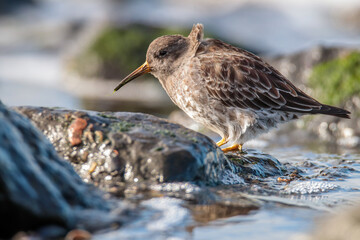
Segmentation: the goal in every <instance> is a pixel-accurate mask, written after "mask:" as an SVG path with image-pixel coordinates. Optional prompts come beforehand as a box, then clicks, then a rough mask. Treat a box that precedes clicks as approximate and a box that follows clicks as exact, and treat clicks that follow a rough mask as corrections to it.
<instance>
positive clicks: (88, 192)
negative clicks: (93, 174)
mask: <svg viewBox="0 0 360 240" xmlns="http://www.w3.org/2000/svg"><path fill="white" fill-rule="evenodd" d="M0 166H1V167H0V183H1V184H0V217H1V222H2V224H1V231H0V237H9V236H11V235H12V234H14V233H15V232H16V231H18V230H28V229H34V228H38V227H40V226H42V225H44V224H46V225H54V224H55V225H60V226H62V227H64V228H65V229H72V228H74V227H75V226H76V225H77V224H78V222H77V218H78V217H77V216H76V215H77V213H79V211H81V209H84V210H85V209H97V210H99V211H100V210H101V211H105V212H107V210H108V209H109V204H108V203H107V202H106V201H104V200H103V198H102V197H101V194H99V193H98V192H97V191H96V190H94V189H92V187H91V186H90V185H87V184H85V183H84V182H83V181H82V180H81V178H80V177H79V176H78V175H77V174H76V172H75V171H74V170H73V169H72V167H71V165H70V164H69V163H67V162H66V161H64V160H63V159H61V158H60V157H58V156H57V154H56V151H55V150H54V149H53V146H52V145H51V144H50V142H49V141H48V140H47V139H46V138H45V137H44V136H43V135H42V134H41V133H40V132H39V131H38V130H37V129H36V128H35V127H34V126H33V125H32V124H31V123H30V122H29V120H28V119H26V118H25V117H23V116H22V115H20V114H18V113H16V112H14V111H11V110H8V109H7V108H6V107H5V106H4V105H3V104H2V103H1V102H0ZM5 223H6V224H5Z"/></svg>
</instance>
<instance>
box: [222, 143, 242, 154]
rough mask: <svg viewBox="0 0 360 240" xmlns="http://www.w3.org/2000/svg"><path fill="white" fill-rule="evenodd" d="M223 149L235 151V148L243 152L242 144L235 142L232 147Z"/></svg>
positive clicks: (224, 150)
mask: <svg viewBox="0 0 360 240" xmlns="http://www.w3.org/2000/svg"><path fill="white" fill-rule="evenodd" d="M221 150H223V152H230V151H235V150H238V151H239V152H242V144H234V145H232V146H230V147H226V148H223V149H221Z"/></svg>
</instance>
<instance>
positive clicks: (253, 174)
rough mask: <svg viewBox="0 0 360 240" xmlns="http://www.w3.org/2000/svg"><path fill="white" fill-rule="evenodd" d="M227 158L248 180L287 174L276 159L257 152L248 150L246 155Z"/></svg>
mask: <svg viewBox="0 0 360 240" xmlns="http://www.w3.org/2000/svg"><path fill="white" fill-rule="evenodd" d="M227 157H228V158H229V159H230V160H231V162H232V163H233V165H234V167H235V172H236V173H238V174H239V175H240V176H242V177H244V178H247V179H252V178H258V177H261V178H266V177H270V176H278V175H283V174H284V173H285V172H286V168H285V167H284V165H282V164H281V163H280V162H279V161H278V160H277V159H276V158H274V157H273V156H271V155H269V154H264V153H262V152H259V151H257V150H253V149H247V150H246V152H245V153H230V154H227Z"/></svg>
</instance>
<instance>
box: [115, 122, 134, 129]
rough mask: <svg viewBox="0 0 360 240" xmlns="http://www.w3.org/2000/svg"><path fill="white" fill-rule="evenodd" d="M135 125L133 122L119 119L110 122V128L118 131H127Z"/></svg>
mask: <svg viewBox="0 0 360 240" xmlns="http://www.w3.org/2000/svg"><path fill="white" fill-rule="evenodd" d="M133 127H135V124H134V123H131V122H126V121H119V122H114V123H112V124H111V129H112V130H115V131H120V132H128V131H130V129H131V128H133Z"/></svg>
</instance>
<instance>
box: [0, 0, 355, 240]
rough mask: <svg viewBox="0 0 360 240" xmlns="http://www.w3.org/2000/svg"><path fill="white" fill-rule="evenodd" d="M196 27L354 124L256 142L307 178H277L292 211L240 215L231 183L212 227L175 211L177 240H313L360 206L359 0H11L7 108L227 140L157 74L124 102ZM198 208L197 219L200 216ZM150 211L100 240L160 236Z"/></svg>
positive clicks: (2, 81) (4, 80)
mask: <svg viewBox="0 0 360 240" xmlns="http://www.w3.org/2000/svg"><path fill="white" fill-rule="evenodd" d="M194 23H203V24H204V27H205V37H211V38H219V39H221V40H224V41H226V42H228V43H231V44H233V45H236V46H239V47H242V48H244V49H246V50H249V51H251V52H254V53H256V54H258V55H260V56H262V57H264V58H265V59H266V60H267V61H269V63H270V64H272V65H274V66H275V67H276V68H277V69H279V70H280V72H282V73H283V74H284V75H285V76H287V77H288V78H289V79H290V80H291V81H293V82H294V83H295V85H296V86H298V87H300V88H301V89H302V90H304V91H305V92H307V93H308V94H310V95H312V96H314V97H316V98H317V99H319V100H320V101H322V102H323V103H327V104H333V105H336V106H339V107H344V108H346V109H348V110H350V111H351V112H352V115H351V116H352V119H351V120H347V119H338V118H334V117H329V116H316V117H312V116H310V117H307V118H302V119H300V120H297V121H294V122H291V123H289V124H284V125H282V127H281V128H279V129H277V130H276V131H272V132H270V133H269V134H266V135H263V136H261V137H260V138H257V139H256V140H255V141H252V142H249V143H246V144H245V146H244V147H245V149H246V148H256V149H260V150H261V151H264V152H266V153H269V154H271V155H273V156H275V157H276V158H277V159H279V160H280V161H281V162H282V163H284V164H285V165H286V167H289V168H290V169H292V168H291V167H292V166H296V167H297V168H299V169H301V170H300V173H302V174H304V176H306V177H305V178H304V179H305V180H304V179H303V180H301V181H295V183H294V184H293V185H291V184H290V185H285V183H284V184H282V183H281V182H278V181H277V180H276V179H274V178H273V177H271V178H266V179H265V180H264V182H268V183H269V185H271V186H273V189H275V191H274V190H271V191H272V192H270V191H269V192H270V193H271V194H270V195H269V196H268V198H267V199H268V200H269V201H272V202H273V203H281V202H283V203H284V204H283V205H281V204H274V205H277V207H274V206H273V207H272V208H271V207H266V206H267V205H266V206H265V207H263V208H262V209H261V210H259V211H257V212H254V213H250V214H249V216H247V214H248V213H247V212H246V213H243V212H237V211H236V207H239V206H240V205H239V206H238V205H236V204H237V202H236V203H230V205H226V204H228V203H229V202H228V198H227V197H228V196H231V191H233V193H236V194H237V193H241V191H242V190H241V189H238V188H236V187H234V188H233V189H231V186H230V187H229V188H228V189H227V190H228V192H227V193H226V192H224V197H223V199H225V200H226V204H224V206H222V207H221V208H220V210H219V212H216V211H215V210H217V209H216V208H215V207H214V206H210V207H209V212H210V214H209V216H205V217H204V219H206V220H205V221H202V219H200V220H199V219H195V220H191V218H189V219H190V220H183V219H181V218H179V217H178V215H175V218H176V219H175V220H176V221H175V222H180V223H179V226H180V227H179V229H180V230H179V229H177V231H178V232H180V233H178V232H176V231H175V235H174V236H177V235H176V234H178V235H180V236H181V234H184V233H183V232H185V229H183V228H182V227H184V228H185V227H186V231H188V232H191V234H192V235H193V236H195V237H194V239H211V238H214V237H215V238H221V239H224V240H225V239H234V236H244V237H243V238H245V237H247V238H248V237H249V236H251V238H252V239H263V236H264V235H265V234H266V236H269V239H279V238H284V237H286V239H290V238H288V237H287V236H288V235H289V234H294V233H296V234H299V236H300V237H299V238H296V239H307V238H304V237H302V236H303V233H304V232H306V231H309V229H311V228H313V226H314V219H315V218H316V217H319V216H320V214H322V213H324V212H327V211H330V210H331V211H332V210H333V209H334V208H335V207H336V208H340V207H342V206H344V205H345V206H347V205H350V204H353V203H354V202H356V201H358V198H359V192H360V191H359V178H360V177H359V173H360V170H359V169H360V165H359V153H360V152H359V149H360V111H359V110H360V52H359V49H360V1H359V0H302V1H297V0H293V1H291V0H240V1H236V0H222V1H216V0H198V1H193V0H181V1H179V0H153V1H150V0H131V1H130V0H0V100H1V101H2V102H4V103H5V104H6V105H9V106H18V105H31V106H47V107H64V108H71V109H86V110H96V111H132V112H144V113H151V114H154V115H156V116H160V117H167V118H169V119H170V120H172V121H175V122H178V123H181V124H183V125H185V126H186V127H189V128H192V129H194V130H196V131H201V132H203V133H205V134H207V135H208V136H210V137H212V138H213V140H215V141H216V140H219V136H216V135H214V134H213V133H211V132H209V131H207V130H206V129H204V128H203V127H202V126H200V125H198V124H196V123H195V122H193V121H192V120H190V119H189V118H188V117H186V116H185V115H184V114H183V113H182V112H181V111H180V110H179V109H178V108H177V107H176V106H175V105H174V104H173V103H172V102H171V101H170V99H169V97H168V96H167V95H166V93H165V92H164V90H163V89H162V88H161V85H160V84H159V83H158V81H157V80H156V79H154V78H152V77H151V75H150V74H148V75H147V76H143V77H141V78H139V79H136V80H135V81H133V82H131V84H128V85H126V86H125V87H123V88H122V89H121V90H119V91H118V92H116V93H115V94H113V89H114V87H115V86H116V85H117V84H118V83H119V81H120V80H121V79H122V78H123V77H124V76H126V75H127V74H129V73H130V72H131V71H133V70H134V69H135V68H136V67H138V66H140V65H141V64H142V63H143V62H144V60H145V54H146V50H147V47H148V45H149V44H150V42H151V41H152V40H153V39H155V38H156V37H159V36H161V35H165V34H174V33H179V34H183V35H188V33H189V32H190V29H191V27H192V25H193V24H194ZM324 142H325V143H326V144H324ZM335 153H338V154H335ZM308 180H309V181H308ZM252 183H253V184H251V191H254V193H259V194H260V195H261V194H262V192H261V191H263V190H262V188H264V187H259V185H257V183H256V182H255V181H254V182H252ZM297 183H299V185H296V184H297ZM318 183H320V184H318ZM174 186H175V185H174ZM260 186H261V185H260ZM220 187H221V188H223V186H220ZM174 189H175V188H174ZM333 189H335V190H334V191H332V190H333ZM245 193H246V192H245ZM227 194H228V195H227ZM267 194H268V191H267V190H266V191H264V193H263V195H267ZM279 194H280V195H279ZM145 196H146V195H145ZM199 196H200V197H201V198H202V195H199ZM207 197H211V198H212V197H213V196H212V195H211V196H207V195H206V193H205V195H204V199H206V198H207ZM225 200H224V201H225ZM172 204H173V205H170V207H165V208H164V210H163V212H165V213H167V212H170V213H171V214H173V212H172V211H170V210H171V209H175V213H177V212H180V213H181V211H182V210H181V209H184V208H185V207H184V204H183V203H182V202H180V203H179V202H177V203H172ZM231 204H233V205H231ZM157 205H159V204H158V203H157V202H154V206H157ZM226 206H227V207H226ZM234 206H235V208H234ZM285 206H286V207H285ZM291 206H292V207H291ZM179 209H180V210H179ZM213 209H215V210H214V212H212V211H210V210H213ZM234 209H235V210H234ZM324 209H325V210H326V211H324ZM187 211H188V210H186V214H184V215H185V216H188V215H189V213H188V212H187ZM191 211H192V212H193V213H194V212H195V214H194V215H196V212H197V211H196V209H195V210H191ZM198 212H200V213H201V209H200V210H198ZM204 212H206V211H204ZM358 212H360V211H359V210H358V211H357V213H358ZM147 214H150V215H151V214H154V213H152V212H150V213H146V211H145V214H143V215H141V216H140V217H142V218H143V219H145V220H144V222H141V221H140V222H137V221H135V222H136V223H135V224H133V225H132V227H131V226H130V227H128V226H127V227H125V228H123V231H122V232H119V234H118V235H114V237H112V236H110V237H109V238H102V237H100V238H98V239H119V238H120V237H122V236H124V234H125V236H127V235H126V232H127V231H128V233H127V234H128V235H129V236H132V234H134V233H138V234H140V235H141V234H144V236H147V234H149V231H150V232H151V231H152V230H151V229H149V228H148V229H145V227H144V226H145V225H146V224H148V223H150V224H151V222H152V221H153V220H152V218H150V217H148V215H147ZM154 215H156V217H157V215H158V212H157V211H156V212H155V214H154ZM235 215H238V216H235ZM242 215H244V216H242ZM200 217H201V216H200ZM195 218H196V217H195ZM326 218H327V217H326ZM350 219H358V217H357V218H355V217H354V218H350ZM170 220H171V219H170ZM164 222H169V223H168V225H166V224H165V223H164V226H165V227H164V229H167V228H168V229H170V230H168V231H172V230H173V229H174V228H171V224H173V223H172V222H171V221H169V219H168V218H165V220H164ZM183 222H185V223H183ZM194 222H195V223H194ZM343 222H344V221H343V219H340V221H338V222H337V223H336V226H338V224H340V223H343ZM145 223H146V224H145ZM169 225H170V227H169ZM173 225H174V226H176V227H177V225H176V224H173ZM357 225H358V222H356V223H354V224H351V226H356V227H354V228H356V229H355V230H354V231H357V232H358V227H357ZM332 226H333V225H332ZM331 228H332V227H326V228H324V229H325V230H324V231H325V232H327V231H329V230H331ZM333 229H334V231H336V230H337V228H333ZM154 236H156V237H158V232H156V231H155V234H154ZM171 236H172V235H171ZM344 236H345V235H344ZM156 237H154V239H158V238H156ZM239 238H241V237H239ZM129 239H132V238H131V237H129ZM138 239H144V238H142V237H141V236H140V237H139V238H138ZM164 239H165V238H164ZM169 239H170V238H169ZM172 239H182V238H176V237H174V238H172ZM184 239H185V238H184ZM314 239H320V238H314ZM324 239H326V238H324ZM344 239H346V236H345V238H344Z"/></svg>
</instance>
